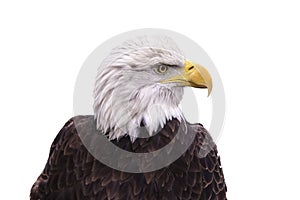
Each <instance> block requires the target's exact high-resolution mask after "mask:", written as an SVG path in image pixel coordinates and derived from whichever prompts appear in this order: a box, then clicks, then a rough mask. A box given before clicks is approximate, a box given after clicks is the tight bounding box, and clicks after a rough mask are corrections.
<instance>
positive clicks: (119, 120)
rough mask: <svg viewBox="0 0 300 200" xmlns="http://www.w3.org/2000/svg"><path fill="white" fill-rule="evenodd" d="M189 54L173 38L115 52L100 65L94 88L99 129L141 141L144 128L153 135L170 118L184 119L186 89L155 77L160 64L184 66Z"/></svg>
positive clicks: (140, 41)
mask: <svg viewBox="0 0 300 200" xmlns="http://www.w3.org/2000/svg"><path fill="white" fill-rule="evenodd" d="M184 60H185V59H184V56H183V55H182V53H181V52H180V50H179V49H178V47H177V45H176V44H175V42H174V41H173V40H172V39H171V38H169V37H166V36H164V37H161V36H151V37H149V36H144V37H140V38H138V39H137V40H130V41H126V42H124V43H123V44H122V45H120V46H118V47H116V48H114V49H113V50H112V52H111V53H110V54H109V55H108V56H107V57H106V59H105V60H104V61H103V62H102V63H101V65H100V67H99V69H98V74H97V77H96V84H95V90H94V114H95V120H96V123H97V129H99V130H101V131H103V132H105V133H108V136H109V139H116V138H120V137H121V136H124V135H126V134H128V135H129V136H130V137H131V139H132V141H134V140H135V138H137V137H140V132H139V130H140V129H139V128H140V126H141V125H143V126H144V127H145V128H146V129H147V131H148V133H149V135H152V134H154V133H155V132H156V131H158V130H159V129H160V128H161V127H163V126H164V124H165V123H166V121H167V120H170V119H172V118H177V119H179V120H181V119H182V118H183V115H182V112H181V110H180V108H179V107H178V105H179V102H180V101H181V99H182V95H183V88H182V87H176V86H174V85H167V84H161V83H160V82H159V81H160V80H161V78H162V77H160V76H158V75H157V74H154V73H153V70H152V67H153V66H154V65H157V64H159V63H164V64H168V65H174V66H183V65H184Z"/></svg>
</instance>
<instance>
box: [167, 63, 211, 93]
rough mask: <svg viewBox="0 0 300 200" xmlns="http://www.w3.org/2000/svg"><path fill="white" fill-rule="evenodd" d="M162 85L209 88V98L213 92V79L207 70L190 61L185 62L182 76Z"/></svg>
mask: <svg viewBox="0 0 300 200" xmlns="http://www.w3.org/2000/svg"><path fill="white" fill-rule="evenodd" d="M162 83H180V84H181V85H182V86H191V87H195V88H207V90H208V96H209V95H210V93H211V90H212V78H211V76H210V74H209V72H208V71H207V69H205V68H204V67H203V66H201V65H199V64H195V63H192V62H190V61H188V60H186V61H185V63H184V69H183V71H182V73H181V74H179V75H176V76H174V77H172V78H169V79H167V80H164V81H162Z"/></svg>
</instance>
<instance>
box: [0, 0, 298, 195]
mask: <svg viewBox="0 0 300 200" xmlns="http://www.w3.org/2000/svg"><path fill="white" fill-rule="evenodd" d="M7 2H8V1H7ZM299 19H300V12H299V6H298V4H297V1H253V0H252V1H188V0H186V1H178V2H175V1H167V0H164V1H158V0H151V1H137V0H131V1H110V2H108V1H107V2H105V3H104V2H103V1H102V2H100V1H95V2H94V1H86V2H84V3H83V1H82V2H81V3H79V2H77V1H64V2H63V1H56V2H55V1H51V2H49V3H42V2H41V1H18V2H17V1H9V3H4V2H3V1H2V2H1V3H0V21H1V23H0V26H1V30H0V35H1V37H0V56H1V57H0V66H1V69H0V91H1V98H0V99H1V104H0V111H1V114H0V118H1V119H0V122H1V128H2V129H1V140H0V148H1V151H0V156H1V157H0V158H1V169H0V181H1V182H0V184H1V185H0V187H1V194H0V195H1V199H28V198H29V197H28V195H29V191H30V187H31V185H32V184H33V182H34V181H35V180H36V178H37V176H38V175H39V173H40V172H41V170H42V169H43V167H44V164H45V163H46V159H47V157H48V151H49V148H50V145H51V143H52V141H53V139H54V137H55V135H56V134H57V133H58V131H59V129H60V128H61V127H62V126H63V124H64V123H65V122H66V121H67V120H68V119H69V118H70V117H71V116H72V115H73V113H72V112H73V111H72V103H73V89H74V84H75V80H76V76H77V74H78V72H79V70H80V67H81V65H82V63H83V62H84V60H85V59H86V57H87V56H88V55H89V54H90V53H91V52H92V51H93V50H94V49H95V48H96V47H97V46H98V45H99V44H101V43H102V42H103V41H105V40H106V39H108V38H110V37H112V36H114V35H116V34H119V33H122V32H124V31H128V30H132V29H137V28H145V27H153V28H164V29H170V30H174V31H177V32H179V33H182V34H184V35H186V36H187V37H189V38H191V39H193V40H194V41H196V42H197V43H198V44H199V45H201V46H202V48H204V50H205V51H206V52H207V53H208V54H209V56H210V57H211V58H212V60H213V61H214V63H215V65H216V67H217V68H218V71H219V73H220V76H221V78H222V80H223V84H224V87H225V94H226V100H227V101H226V105H227V107H226V111H227V113H226V121H225V125H224V128H223V133H222V137H221V139H220V140H219V141H218V148H219V153H220V155H221V158H222V164H223V168H224V173H225V177H226V182H227V186H228V198H229V199H232V200H246V199H251V200H253V199H263V200H264V199H296V198H299V197H298V196H299V194H298V190H299V179H300V175H299V168H300V162H299V145H298V143H299V134H300V131H299V125H298V123H299V119H300V115H299V113H300V107H299V102H300V97H299V88H298V86H300V84H299V83H300V82H299V73H298V72H299V70H298V69H299V67H300V58H299V52H300V48H299V46H300V30H299V24H300V23H299ZM203 98H205V96H204V97H203Z"/></svg>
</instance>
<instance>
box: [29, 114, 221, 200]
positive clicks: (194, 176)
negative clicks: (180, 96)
mask: <svg viewBox="0 0 300 200" xmlns="http://www.w3.org/2000/svg"><path fill="white" fill-rule="evenodd" d="M75 120H76V121H80V124H79V125H76V127H75V125H74V121H75ZM179 125H180V122H179V121H178V120H176V119H172V120H169V121H167V122H166V125H165V126H164V127H163V129H162V130H161V131H160V132H159V133H158V134H156V135H154V136H152V137H150V138H138V139H136V141H135V142H134V143H131V142H130V137H129V136H124V137H122V138H120V140H119V141H117V140H112V141H111V142H113V143H114V144H115V145H118V146H119V147H120V148H123V149H125V150H127V151H131V152H137V153H140V152H151V151H154V150H157V149H159V148H161V147H162V146H164V145H166V144H168V143H169V142H170V141H171V140H172V138H173V137H174V136H175V135H176V133H177V131H178V127H179ZM78 126H80V127H79V128H81V129H83V130H84V131H85V132H86V133H88V134H91V135H93V134H95V135H96V134H99V132H98V131H97V129H96V122H95V120H94V116H77V117H74V118H72V119H70V120H69V121H68V122H67V123H66V124H65V125H64V127H63V128H62V129H61V130H60V132H59V133H58V135H57V136H56V138H55V140H54V142H53V144H52V145H51V148H50V153H49V159H48V161H47V163H46V166H45V168H44V170H43V172H42V173H41V175H40V176H39V177H38V179H37V181H36V182H35V183H34V185H33V186H32V189H31V194H30V198H31V200H38V199H40V200H44V199H49V200H52V199H55V200H59V199H64V200H74V199H78V200H85V199H89V200H92V199H105V200H108V199H120V200H123V199H149V200H151V199H201V200H225V199H226V185H225V181H224V176H223V171H222V168H221V163H220V158H219V156H218V154H217V149H216V146H215V144H214V143H213V141H212V139H211V137H210V136H209V134H208V132H207V131H206V130H205V129H204V128H203V126H202V125H200V124H194V125H192V124H188V126H190V127H191V129H189V130H191V131H195V132H196V137H195V139H194V141H193V143H192V144H191V146H190V147H189V148H188V149H187V151H186V152H185V153H184V154H183V155H182V156H181V157H180V158H179V159H177V160H176V161H175V162H173V163H172V164H170V165H169V166H167V167H164V168H162V169H160V170H157V171H153V172H148V173H127V172H122V171H118V170H115V169H112V168H109V167H107V166H106V165H104V164H102V163H101V162H99V161H98V160H96V159H95V158H94V157H93V156H92V155H91V154H90V153H89V152H88V150H87V149H86V148H85V146H84V145H83V143H82V141H81V138H80V137H79V136H78V133H77V129H76V128H78ZM205 138H208V140H207V139H205ZM91 144H92V141H91ZM94 145H95V148H97V144H94ZM203 148H206V149H211V151H210V152H209V153H208V154H207V155H206V156H205V157H202V158H201V157H199V156H198V155H199V151H200V150H201V149H203ZM128 164H130V159H128Z"/></svg>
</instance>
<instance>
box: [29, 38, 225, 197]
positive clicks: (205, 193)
mask: <svg viewBox="0 0 300 200" xmlns="http://www.w3.org/2000/svg"><path fill="white" fill-rule="evenodd" d="M189 86H190V87H195V88H207V89H208V93H210V92H211V90H212V78H211V76H210V74H209V72H208V70H207V69H206V68H204V67H203V66H201V65H199V64H195V63H193V62H191V61H189V60H188V59H186V58H185V56H184V55H183V53H182V52H181V51H180V49H179V48H178V47H177V45H176V43H175V41H174V40H173V39H171V38H169V37H166V36H164V37H150V36H143V37H139V38H137V39H133V40H128V41H125V42H124V43H122V44H121V45H119V46H117V47H115V48H114V49H112V50H111V52H110V54H109V55H108V56H107V57H106V58H105V59H104V60H103V61H102V63H101V65H100V67H99V68H98V72H97V76H96V82H95V88H94V106H93V107H94V115H87V116H75V117H73V118H71V119H70V120H69V121H68V122H67V123H66V124H65V125H64V126H63V128H62V129H61V130H60V131H59V133H58V135H57V136H56V138H55V139H54V141H53V143H52V145H51V148H50V153H49V158H48V161H47V163H46V166H45V168H44V170H43V171H42V173H41V174H40V176H39V177H38V178H37V180H36V182H35V183H34V184H33V186H32V188H31V193H30V198H31V199H32V200H38V199H41V200H42V199H56V200H57V199H70V200H71V199H80V200H84V199H120V200H123V199H137V200H138V199H201V200H210V199H211V200H217V199H218V200H224V199H226V190H227V189H226V185H225V181H224V175H223V171H222V167H221V163H220V157H219V156H218V152H217V148H216V145H215V143H214V142H213V140H212V138H211V136H210V134H209V133H208V131H207V130H206V129H205V128H204V127H203V125H201V124H199V123H198V124H190V123H188V122H187V121H186V119H185V118H184V115H183V113H182V110H181V108H180V105H179V104H180V101H181V99H182V97H183V88H184V87H189ZM180 134H181V137H179V139H178V137H177V135H180ZM103 137H104V138H105V139H103ZM99 138H100V139H99ZM176 138H177V140H176ZM186 138H188V139H186ZM109 145H113V146H114V147H115V148H116V150H115V151H111V149H109V148H110V147H109ZM170 145H171V147H170V148H169V149H167V150H166V151H165V152H164V153H165V154H163V156H159V155H162V154H161V152H159V150H160V149H163V148H165V147H166V146H170ZM172 145H173V146H172ZM182 146H183V147H182ZM120 151H124V152H127V153H126V154H124V155H127V156H123V157H122V156H118V155H119V154H118V152H120ZM179 151H180V152H179ZM158 152H159V153H158ZM178 152H179V153H178ZM201 152H202V154H201ZM203 152H206V153H205V154H203ZM151 153H152V154H151ZM97 154H100V156H99V155H98V156H97ZM150 154H151V156H149V155H150ZM136 155H142V156H145V157H143V159H141V160H140V161H139V162H136V160H138V158H139V157H135V156H136ZM201 155H202V156H201ZM104 157H105V158H107V159H108V160H110V161H111V163H106V162H105V159H104ZM156 158H158V159H156ZM169 158H172V159H173V160H172V159H169ZM149 166H150V167H149ZM133 169H134V170H133Z"/></svg>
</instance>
